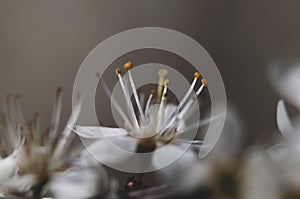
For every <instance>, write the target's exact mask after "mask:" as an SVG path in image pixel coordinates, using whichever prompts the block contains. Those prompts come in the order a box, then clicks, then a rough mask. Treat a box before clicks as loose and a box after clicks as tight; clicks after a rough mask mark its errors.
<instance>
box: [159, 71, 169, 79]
mask: <svg viewBox="0 0 300 199" xmlns="http://www.w3.org/2000/svg"><path fill="white" fill-rule="evenodd" d="M167 73H168V71H167V70H165V69H160V70H159V71H158V72H157V74H158V75H159V77H162V78H164V77H165V76H166V75H167Z"/></svg>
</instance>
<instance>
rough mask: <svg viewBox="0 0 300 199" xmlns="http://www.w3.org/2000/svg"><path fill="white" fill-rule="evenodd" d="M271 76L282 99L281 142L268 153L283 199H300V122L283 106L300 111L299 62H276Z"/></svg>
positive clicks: (278, 118)
mask: <svg viewBox="0 0 300 199" xmlns="http://www.w3.org/2000/svg"><path fill="white" fill-rule="evenodd" d="M270 74H271V75H270V77H271V82H272V83H273V85H274V88H275V90H276V91H277V92H278V94H279V96H280V97H281V98H282V99H280V100H279V101H278V103H277V112H276V121H277V126H278V129H279V131H280V133H281V134H282V135H283V138H284V139H283V141H282V143H280V144H277V145H275V146H273V147H271V149H270V150H269V151H270V154H271V157H272V158H273V159H274V160H275V161H276V163H277V164H278V168H279V177H280V183H281V193H282V196H283V198H298V197H299V196H300V192H299V190H300V178H299V176H300V175H299V174H300V156H299V152H300V134H299V129H300V121H299V114H298V115H297V116H295V117H294V118H293V119H291V117H290V116H289V113H288V110H287V108H286V104H289V105H291V107H294V110H295V111H299V108H300V92H298V90H299V89H298V87H299V83H300V62H299V61H293V60H286V61H282V62H276V63H275V64H273V65H272V67H271V69H270Z"/></svg>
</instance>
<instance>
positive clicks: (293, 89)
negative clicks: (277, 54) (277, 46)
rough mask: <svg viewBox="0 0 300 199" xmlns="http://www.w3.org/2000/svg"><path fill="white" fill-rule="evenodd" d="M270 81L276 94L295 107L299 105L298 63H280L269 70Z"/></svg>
mask: <svg viewBox="0 0 300 199" xmlns="http://www.w3.org/2000/svg"><path fill="white" fill-rule="evenodd" d="M270 79H271V82H272V83H273V86H274V88H275V89H276V91H277V92H278V94H279V95H280V96H281V97H282V98H284V99H285V100H286V101H288V102H289V103H291V104H293V105H294V106H295V107H299V105H300V92H298V90H299V85H300V63H299V62H293V61H281V62H277V63H274V64H273V65H272V67H271V68H270Z"/></svg>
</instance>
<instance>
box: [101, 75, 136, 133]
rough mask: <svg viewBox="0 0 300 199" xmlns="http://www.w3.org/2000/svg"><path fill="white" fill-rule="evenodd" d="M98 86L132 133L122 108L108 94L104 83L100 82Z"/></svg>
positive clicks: (130, 125)
mask: <svg viewBox="0 0 300 199" xmlns="http://www.w3.org/2000/svg"><path fill="white" fill-rule="evenodd" d="M100 85H101V86H102V89H103V90H104V92H105V94H106V95H107V96H108V98H109V99H111V104H112V106H113V107H115V109H116V110H117V112H118V113H119V114H120V116H121V117H122V119H123V120H124V122H125V124H126V125H128V127H129V129H130V130H131V131H133V127H132V124H131V123H130V121H129V120H128V117H127V116H126V114H125V113H124V111H123V110H122V108H121V107H120V105H119V104H118V102H117V101H116V99H115V98H114V97H113V96H112V94H111V93H110V91H109V88H108V87H107V85H106V83H105V82H104V81H103V80H100Z"/></svg>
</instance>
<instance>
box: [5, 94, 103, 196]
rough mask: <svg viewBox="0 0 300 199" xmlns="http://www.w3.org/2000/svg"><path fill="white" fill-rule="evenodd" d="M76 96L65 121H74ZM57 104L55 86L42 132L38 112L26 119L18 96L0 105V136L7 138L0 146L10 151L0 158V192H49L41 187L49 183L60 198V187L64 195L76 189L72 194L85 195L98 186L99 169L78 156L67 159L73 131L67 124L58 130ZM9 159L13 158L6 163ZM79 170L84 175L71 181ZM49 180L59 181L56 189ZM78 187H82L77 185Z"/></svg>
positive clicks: (59, 96) (78, 104) (77, 104)
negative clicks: (1, 123) (0, 119)
mask: <svg viewBox="0 0 300 199" xmlns="http://www.w3.org/2000/svg"><path fill="white" fill-rule="evenodd" d="M76 100H77V101H76V102H75V105H74V107H73V112H72V115H71V117H70V118H69V120H68V122H67V125H74V124H75V122H76V120H77V118H78V115H79V112H80V108H81V96H80V95H78V97H77V99H76ZM61 106H62V92H61V89H58V90H57V92H56V97H55V100H54V106H53V112H52V121H51V125H50V128H49V129H48V130H47V131H46V132H45V133H42V132H41V130H40V126H39V117H38V115H37V114H35V115H34V117H33V119H32V120H31V121H29V122H28V123H26V122H25V119H24V117H23V114H22V111H21V108H20V105H19V101H18V98H15V97H10V98H9V100H8V103H6V104H5V106H4V117H5V122H6V125H5V129H4V131H3V132H1V133H2V134H1V136H3V137H4V136H7V137H6V139H1V141H2V142H4V141H7V143H8V144H9V145H8V146H6V145H1V146H5V147H4V148H3V150H4V151H5V152H6V151H8V152H10V153H12V155H9V156H8V157H7V158H5V159H3V160H1V161H3V162H4V164H1V163H2V162H1V161H0V164H1V165H0V168H1V172H3V173H7V175H6V176H5V177H6V180H5V181H4V180H1V182H0V190H1V192H2V193H5V194H11V195H20V196H22V197H32V198H40V197H41V196H42V195H44V194H46V193H47V194H49V193H48V192H49V191H47V189H46V188H45V187H48V186H47V185H49V183H50V184H52V186H50V187H51V189H50V191H51V192H52V194H53V195H55V196H56V198H62V197H60V196H61V194H59V193H60V192H61V190H65V191H66V192H65V195H68V194H70V193H69V192H74V191H75V190H77V196H74V197H72V198H86V197H90V196H93V194H96V190H97V189H96V188H97V187H96V186H98V181H97V180H96V179H98V178H99V173H98V172H96V169H93V168H91V167H90V166H89V165H87V164H83V163H80V162H79V161H80V159H75V158H74V157H73V158H74V160H72V159H71V158H72V157H70V153H69V151H68V149H69V145H70V144H71V141H72V138H73V137H74V134H72V133H71V130H70V129H69V128H67V127H65V128H64V130H63V131H62V132H59V130H58V129H59V121H60V114H61ZM9 159H13V161H11V162H10V163H7V162H8V160H9ZM5 161H6V162H5ZM81 161H85V160H83V159H82V160H81ZM5 164H6V165H5ZM9 164H10V165H11V166H10V165H9ZM3 165H4V166H3ZM6 167H7V168H6ZM81 172H83V173H85V178H81V179H82V180H81V181H79V180H77V181H74V179H72V177H77V178H79V176H80V175H81V174H80V173H81ZM8 174H9V175H8ZM70 176H71V177H70ZM91 176H92V178H90V177H91ZM80 177H81V176H80ZM53 183H55V184H59V185H60V186H59V188H60V189H59V188H58V187H57V186H53ZM74 184H76V185H74ZM78 187H82V188H85V189H78ZM71 188H73V189H71ZM87 190H88V191H87Z"/></svg>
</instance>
